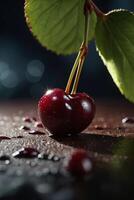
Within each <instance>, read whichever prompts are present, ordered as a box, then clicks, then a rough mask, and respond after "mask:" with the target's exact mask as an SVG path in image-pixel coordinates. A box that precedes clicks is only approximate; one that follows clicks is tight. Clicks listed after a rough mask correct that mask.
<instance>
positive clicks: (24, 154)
mask: <svg viewBox="0 0 134 200" xmlns="http://www.w3.org/2000/svg"><path fill="white" fill-rule="evenodd" d="M38 154H39V151H38V150H37V149H35V148H31V147H25V148H21V149H19V150H18V151H16V152H14V153H13V154H12V156H13V157H15V158H35V157H37V156H38Z"/></svg>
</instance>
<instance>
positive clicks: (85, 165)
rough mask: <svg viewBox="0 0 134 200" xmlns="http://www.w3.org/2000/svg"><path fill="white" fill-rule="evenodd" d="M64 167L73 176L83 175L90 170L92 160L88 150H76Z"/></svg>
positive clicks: (87, 173) (91, 168)
mask: <svg viewBox="0 0 134 200" xmlns="http://www.w3.org/2000/svg"><path fill="white" fill-rule="evenodd" d="M65 167H66V169H67V171H69V172H70V173H71V174H73V175H75V176H85V175H89V174H90V173H91V172H92V170H93V162H92V160H91V158H90V156H89V153H88V152H86V151H84V150H77V151H74V152H73V153H72V155H71V156H70V158H69V159H68V160H67V163H66V165H65Z"/></svg>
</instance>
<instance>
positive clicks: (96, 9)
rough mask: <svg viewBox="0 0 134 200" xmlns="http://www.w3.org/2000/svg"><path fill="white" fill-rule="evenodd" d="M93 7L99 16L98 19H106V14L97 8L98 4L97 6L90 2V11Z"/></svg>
mask: <svg viewBox="0 0 134 200" xmlns="http://www.w3.org/2000/svg"><path fill="white" fill-rule="evenodd" d="M91 6H92V8H93V10H94V11H95V13H96V15H97V16H98V17H101V18H104V17H105V13H103V12H102V11H101V10H100V9H99V8H98V7H97V6H96V4H95V3H94V2H93V1H92V0H90V1H89V2H88V7H89V10H90V8H91Z"/></svg>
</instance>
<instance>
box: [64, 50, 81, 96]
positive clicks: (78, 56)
mask: <svg viewBox="0 0 134 200" xmlns="http://www.w3.org/2000/svg"><path fill="white" fill-rule="evenodd" d="M80 55H81V51H79V53H78V55H77V58H76V60H75V63H74V66H73V68H72V71H71V74H70V76H69V79H68V82H67V86H66V90H65V92H66V93H67V94H69V92H70V87H71V85H72V81H73V78H74V75H75V73H76V70H77V67H78V64H79V59H80Z"/></svg>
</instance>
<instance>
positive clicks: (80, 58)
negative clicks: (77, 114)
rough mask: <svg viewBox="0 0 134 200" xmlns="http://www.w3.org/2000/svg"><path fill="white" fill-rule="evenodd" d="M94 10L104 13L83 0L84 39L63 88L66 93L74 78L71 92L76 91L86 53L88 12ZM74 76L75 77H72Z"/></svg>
mask: <svg viewBox="0 0 134 200" xmlns="http://www.w3.org/2000/svg"><path fill="white" fill-rule="evenodd" d="M92 10H94V11H95V12H96V14H97V15H98V16H100V17H104V15H105V14H104V13H103V12H102V11H101V10H99V8H98V7H97V6H96V5H95V4H94V3H93V1H91V0H85V5H84V15H85V32H84V40H83V42H82V45H81V47H80V49H79V53H78V55H77V58H76V60H75V63H74V65H73V68H72V71H71V74H70V76H69V79H68V83H67V86H66V89H65V92H66V93H67V94H69V93H70V88H71V86H72V82H73V79H74V83H73V87H72V91H71V94H75V93H76V92H77V88H78V83H79V79H80V75H81V71H82V68H83V64H84V61H85V58H86V55H87V53H88V36H89V26H90V13H91V11H92ZM74 76H75V78H74Z"/></svg>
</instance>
